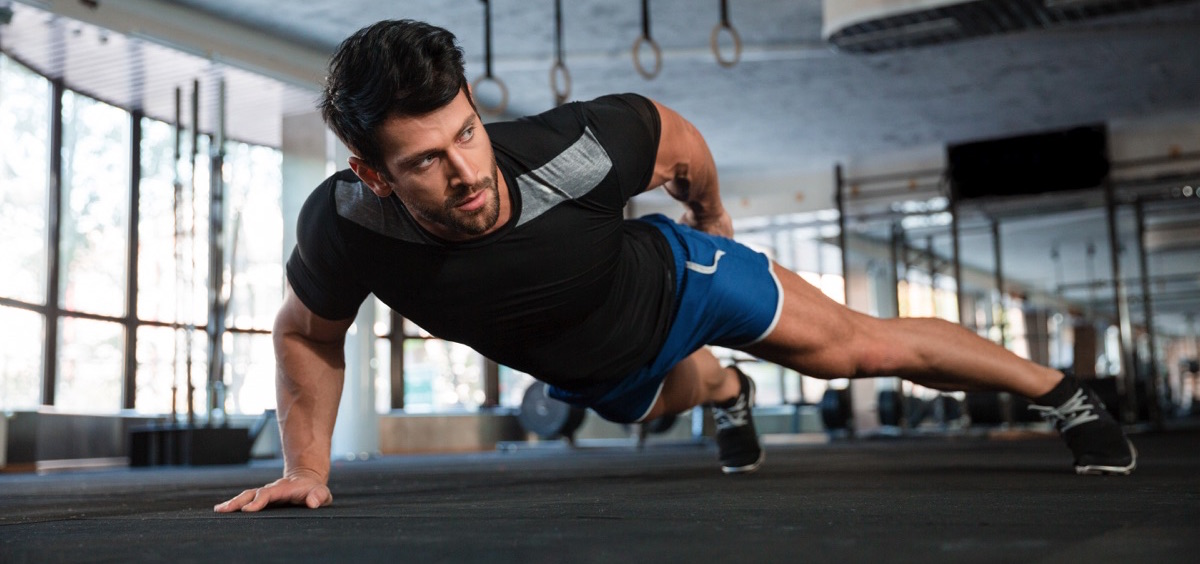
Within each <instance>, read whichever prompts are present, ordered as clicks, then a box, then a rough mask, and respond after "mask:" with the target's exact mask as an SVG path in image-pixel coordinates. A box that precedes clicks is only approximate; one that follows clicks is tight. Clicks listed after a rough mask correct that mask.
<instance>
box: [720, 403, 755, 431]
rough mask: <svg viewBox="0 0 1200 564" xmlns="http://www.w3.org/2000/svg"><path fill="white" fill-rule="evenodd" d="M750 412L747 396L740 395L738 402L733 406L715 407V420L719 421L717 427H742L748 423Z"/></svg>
mask: <svg viewBox="0 0 1200 564" xmlns="http://www.w3.org/2000/svg"><path fill="white" fill-rule="evenodd" d="M748 412H749V410H748V409H746V396H744V395H739V396H738V399H737V402H735V403H734V404H733V406H732V407H729V408H720V407H713V420H714V421H715V422H716V423H717V429H730V428H733V427H741V426H742V425H745V424H746V416H747V415H748Z"/></svg>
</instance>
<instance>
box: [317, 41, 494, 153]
mask: <svg viewBox="0 0 1200 564" xmlns="http://www.w3.org/2000/svg"><path fill="white" fill-rule="evenodd" d="M462 91H467V78H466V74H465V72H464V71H463V52H462V49H461V48H460V47H459V46H458V42H457V40H456V39H455V37H454V34H452V33H450V32H449V31H446V30H445V29H442V28H440V27H436V26H432V25H429V24H427V23H424V22H418V21H413V20H385V21H381V22H378V23H375V24H372V25H370V26H367V27H364V28H362V29H360V30H358V31H357V32H355V34H354V35H351V36H350V37H348V38H347V39H346V40H345V41H343V42H342V44H341V45H339V46H338V48H337V52H335V53H334V54H333V58H332V59H331V60H330V61H329V76H328V77H327V78H326V82H325V91H324V94H323V95H322V99H321V102H320V104H319V105H318V107H319V108H320V109H321V114H322V116H323V117H324V119H325V123H326V125H328V126H329V128H330V129H332V130H333V133H334V134H335V135H337V136H338V138H339V139H341V140H342V142H343V143H345V144H346V146H347V147H348V148H349V149H350V150H351V151H352V152H354V154H355V155H357V156H358V158H360V159H362V160H363V161H364V162H366V164H367V165H369V166H371V168H374V169H376V170H378V171H380V173H382V174H383V175H385V177H386V176H387V174H388V172H387V168H386V167H384V166H383V154H382V153H381V152H380V149H379V143H378V138H377V132H376V130H377V128H378V127H379V125H380V124H382V123H383V122H384V121H385V120H386V119H387V118H389V117H392V116H397V115H399V116H415V115H421V114H425V113H429V112H432V111H434V110H436V109H438V108H440V107H442V106H445V105H446V104H449V103H450V101H451V100H453V99H454V97H455V96H457V95H458V93H459V92H462ZM472 107H474V102H472Z"/></svg>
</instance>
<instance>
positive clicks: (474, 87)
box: [471, 74, 508, 116]
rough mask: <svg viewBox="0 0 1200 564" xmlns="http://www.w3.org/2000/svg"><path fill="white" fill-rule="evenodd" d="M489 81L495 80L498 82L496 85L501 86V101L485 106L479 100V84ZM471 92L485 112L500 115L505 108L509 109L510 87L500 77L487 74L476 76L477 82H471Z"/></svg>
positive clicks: (481, 109) (478, 105)
mask: <svg viewBox="0 0 1200 564" xmlns="http://www.w3.org/2000/svg"><path fill="white" fill-rule="evenodd" d="M488 81H491V82H494V83H496V86H498V87H500V103H499V104H496V105H495V106H485V105H483V104H482V103H480V102H479V85H480V84H483V83H484V82H488ZM471 92H472V93H473V95H474V97H475V105H476V106H477V107H478V108H479V109H480V111H482V112H483V113H485V114H490V115H494V116H498V115H500V114H503V113H504V110H506V109H508V87H507V86H505V85H504V81H503V80H500V79H499V78H496V77H494V76H488V75H486V74H485V75H483V76H481V77H479V78H476V79H475V82H472V83H471Z"/></svg>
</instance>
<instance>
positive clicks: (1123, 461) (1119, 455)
mask: <svg viewBox="0 0 1200 564" xmlns="http://www.w3.org/2000/svg"><path fill="white" fill-rule="evenodd" d="M1029 409H1030V410H1032V411H1036V412H1038V413H1040V414H1041V416H1042V417H1043V418H1044V419H1046V420H1047V421H1050V422H1052V423H1054V427H1055V428H1056V429H1058V432H1059V434H1060V435H1062V437H1063V439H1064V440H1066V441H1067V446H1068V447H1070V448H1071V452H1074V453H1075V473H1076V474H1120V475H1128V474H1130V473H1132V472H1133V469H1134V468H1136V467H1137V449H1135V448H1133V443H1132V442H1130V441H1129V439H1128V438H1126V437H1125V432H1124V431H1122V430H1121V425H1120V424H1119V423H1117V421H1116V419H1113V417H1112V415H1111V414H1109V413H1108V411H1107V410H1106V409H1104V403H1103V402H1102V401H1100V398H1099V397H1097V396H1096V392H1093V391H1092V390H1089V389H1086V388H1082V387H1081V388H1079V389H1078V390H1077V391H1076V392H1075V395H1073V396H1071V399H1069V400H1067V401H1066V402H1064V403H1063V404H1062V405H1059V406H1058V407H1044V406H1040V405H1030V406H1029Z"/></svg>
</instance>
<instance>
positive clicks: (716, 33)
mask: <svg viewBox="0 0 1200 564" xmlns="http://www.w3.org/2000/svg"><path fill="white" fill-rule="evenodd" d="M722 30H727V31H729V37H730V38H732V39H733V58H732V59H726V58H725V57H723V56H721V48H720V45H719V44H718V42H717V39H718V38H720V36H721V31H722ZM709 41H710V43H712V52H713V55H714V56H715V57H716V58H717V64H719V65H721V66H723V67H725V68H729V67H732V66H733V65H736V64H738V61H740V60H742V38H741V36H740V35H738V32H737V30H736V29H734V28H733V26H731V25H729V24H727V23H725V22H721V23H718V24H717V25H715V26H713V30H712V36H711V38H710V40H709Z"/></svg>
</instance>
